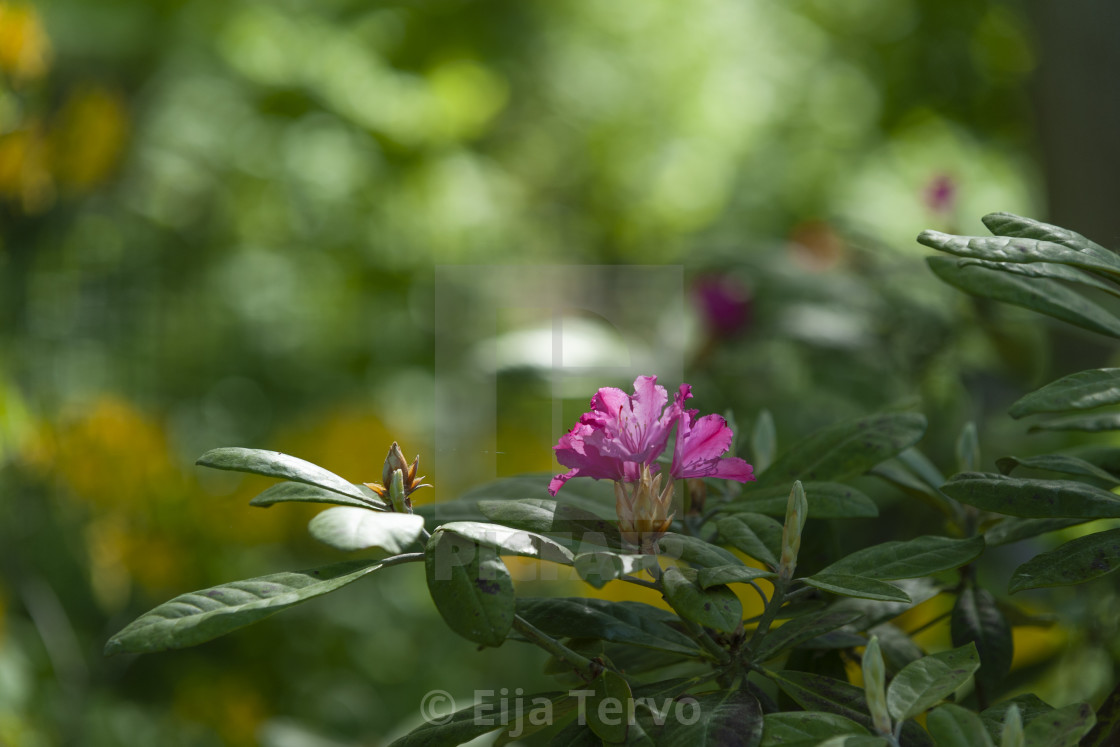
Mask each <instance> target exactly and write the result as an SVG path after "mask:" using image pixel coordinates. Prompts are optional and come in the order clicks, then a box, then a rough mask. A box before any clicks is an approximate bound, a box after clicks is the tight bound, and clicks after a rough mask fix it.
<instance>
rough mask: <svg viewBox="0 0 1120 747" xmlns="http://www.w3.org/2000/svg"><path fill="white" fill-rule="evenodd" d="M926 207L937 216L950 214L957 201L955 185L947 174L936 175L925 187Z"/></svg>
mask: <svg viewBox="0 0 1120 747" xmlns="http://www.w3.org/2000/svg"><path fill="white" fill-rule="evenodd" d="M925 197H926V207H928V208H929V209H930V210H932V211H933V212H934V213H937V214H938V215H945V214H947V213H950V212H952V210H953V207H954V205H955V203H956V200H957V183H956V182H955V181H954V180H953V177H951V176H949V175H948V174H938V175H937V176H935V177H934V178H933V179H932V180H931V181H930V183H929V184H928V185H926V194H925Z"/></svg>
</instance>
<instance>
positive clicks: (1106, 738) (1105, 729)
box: [1081, 683, 1120, 747]
mask: <svg viewBox="0 0 1120 747" xmlns="http://www.w3.org/2000/svg"><path fill="white" fill-rule="evenodd" d="M1096 717H1097V724H1096V726H1094V727H1093V729H1092V731H1090V732H1089V733H1088V734H1087V735H1086V736H1085V739H1083V740H1082V741H1081V744H1082V747H1113V746H1114V745H1116V744H1117V743H1120V683H1118V684H1116V685H1115V686H1114V687H1113V688H1112V692H1110V693H1109V694H1108V697H1106V698H1105V699H1104V702H1103V703H1101V705H1100V708H1098V709H1097V714H1096Z"/></svg>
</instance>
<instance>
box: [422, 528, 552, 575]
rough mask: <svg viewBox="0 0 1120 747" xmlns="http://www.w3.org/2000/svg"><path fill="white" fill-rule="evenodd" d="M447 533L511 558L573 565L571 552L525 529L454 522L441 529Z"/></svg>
mask: <svg viewBox="0 0 1120 747" xmlns="http://www.w3.org/2000/svg"><path fill="white" fill-rule="evenodd" d="M440 529H441V530H443V531H445V532H454V533H455V534H457V535H459V536H460V537H466V538H467V539H469V540H473V541H474V542H476V543H478V544H480V545H485V546H487V547H492V548H494V549H495V550H500V551H501V552H504V553H509V554H511V555H521V556H524V557H527V558H540V559H541V560H550V561H552V562H553V563H564V564H567V565H570V564H571V563H572V552H571V550H569V549H568V548H566V547H564V546H563V545H561V544H559V543H557V542H555V541H554V540H551V539H549V538H548V537H545V536H544V535H541V534H537V533H536V532H530V531H528V530H525V529H513V528H512V527H507V526H503V525H501V524H488V523H486V522H481V521H452V522H448V523H447V524H444V525H442V526H441V527H440Z"/></svg>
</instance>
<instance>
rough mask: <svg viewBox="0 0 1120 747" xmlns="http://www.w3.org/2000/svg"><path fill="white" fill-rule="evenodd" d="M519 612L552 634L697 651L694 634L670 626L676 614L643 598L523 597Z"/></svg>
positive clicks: (680, 651) (675, 651) (518, 602)
mask: <svg viewBox="0 0 1120 747" xmlns="http://www.w3.org/2000/svg"><path fill="white" fill-rule="evenodd" d="M517 613H518V614H519V615H521V616H522V617H524V618H525V619H526V620H528V621H529V623H530V624H532V625H533V626H534V627H536V628H539V629H540V630H542V631H544V632H545V633H547V634H548V635H551V636H557V637H565V638H602V639H604V640H607V641H614V642H616V643H628V644H630V645H634V646H644V647H646V648H654V649H662V650H665V651H672V652H674V653H683V654H695V653H697V644H696V643H695V642H694V641H693V640H692V639H691V638H689V637H688V636H686V635H684V634H683V633H679V632H677V631H676V630H674V629H673V628H671V627H669V625H668V623H670V622H674V621H676V622H678V623H679V620H677V616H676V615H674V614H673V613H672V612H669V611H667V610H662V609H658V608H657V607H651V606H650V605H648V604H642V603H641V602H608V601H606V600H604V599H581V598H550V597H546V598H533V597H520V598H518V599H517Z"/></svg>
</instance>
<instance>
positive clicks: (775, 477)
mask: <svg viewBox="0 0 1120 747" xmlns="http://www.w3.org/2000/svg"><path fill="white" fill-rule="evenodd" d="M925 429H926V419H925V418H924V417H923V416H921V415H918V414H915V413H880V414H878V415H870V416H868V417H865V418H860V419H858V420H851V421H847V422H844V423H838V424H836V425H833V426H830V427H828V428H823V429H821V430H819V431H817V432H815V433H813V434H811V435H810V436H808V437H807V438H803V439H801V440H800V441H798V442H797V443H795V444H794V445H793V446H791V447H790V448H789V449H788V450H787V451H785V452H783V453H782V455H781V456H779V457H778V459H777V460H776V461H775V462H774V464H772V465H771V466H770V468H769V469H767V470H766V471H765V472H763V473H762V474H761V475H760V476H759V478H758V482H757V483H755V485H754V486H753V487H756V488H764V487H782V488H784V489H785V490H787V491H788V490H789V486H790V485H791V484H792V483H793V481H794V480H801V481H802V482H823V481H842V480H844V479H846V478H849V477H854V476H856V475H861V474H863V473H864V472H866V471H867V470H869V469H871V468H872V467H874V466H875V465H876V464H878V463H879V462H881V461H883V460H884V459H889V458H891V457H892V456H894V455H895V454H898V453H899V452H900V451H902V450H903V449H905V448H907V447H909V446H913V445H914V444H915V443H917V441H918V439H920V438H921V437H922V434H923V433H925ZM806 490H807V491H808V490H809V486H808V485H806ZM812 511H813V515H814V516H817V517H820V516H821V514H820V513H819V512H818V511H817V509H816V507H815V506H813V507H812ZM760 513H762V512H760Z"/></svg>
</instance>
